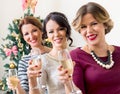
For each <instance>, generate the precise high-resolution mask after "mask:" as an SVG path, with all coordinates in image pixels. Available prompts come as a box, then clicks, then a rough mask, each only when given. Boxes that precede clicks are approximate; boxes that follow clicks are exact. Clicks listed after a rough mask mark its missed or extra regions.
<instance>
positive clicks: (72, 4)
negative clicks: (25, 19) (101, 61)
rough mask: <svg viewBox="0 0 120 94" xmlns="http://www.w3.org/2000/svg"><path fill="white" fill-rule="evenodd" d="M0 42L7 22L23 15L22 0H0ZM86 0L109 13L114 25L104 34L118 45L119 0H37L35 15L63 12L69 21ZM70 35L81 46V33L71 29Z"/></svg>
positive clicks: (0, 61)
mask: <svg viewBox="0 0 120 94" xmlns="http://www.w3.org/2000/svg"><path fill="white" fill-rule="evenodd" d="M0 1H1V3H0V43H1V44H2V43H4V42H3V41H2V39H1V38H4V37H5V36H6V34H7V33H9V31H8V30H7V28H8V24H9V23H11V22H12V20H14V19H16V18H20V17H21V16H23V11H22V6H21V1H22V0H0ZM88 1H94V2H98V3H100V4H101V5H103V6H104V7H105V8H106V9H107V10H108V11H109V13H110V15H111V18H112V19H113V21H114V23H115V26H114V29H113V30H112V31H111V32H110V33H109V34H108V35H107V36H106V38H107V41H108V43H109V44H115V45H120V42H119V39H120V38H119V35H120V32H119V31H120V26H119V25H120V13H119V11H118V10H119V8H120V1H119V0H116V1H115V2H114V1H113V0H109V1H108V0H38V4H37V6H36V12H35V16H40V17H41V18H43V19H44V18H45V17H46V15H47V14H48V13H49V12H51V11H60V12H64V13H65V14H66V16H67V17H68V19H69V21H70V23H71V22H72V20H73V18H74V16H75V13H76V11H77V10H78V8H79V7H80V6H81V5H83V4H85V3H87V2H88ZM72 31H73V32H72V37H73V39H74V45H76V46H82V45H84V41H83V40H82V38H81V35H80V34H78V33H77V32H75V31H74V30H72ZM5 62H7V61H2V60H1V58H0V69H1V70H0V77H2V75H3V72H2V71H3V67H2V65H3V64H4V63H5Z"/></svg>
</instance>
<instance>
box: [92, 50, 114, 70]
mask: <svg viewBox="0 0 120 94" xmlns="http://www.w3.org/2000/svg"><path fill="white" fill-rule="evenodd" d="M90 54H91V55H92V57H93V59H94V60H95V61H96V62H97V64H99V65H100V66H102V67H103V68H105V69H110V68H111V67H112V66H113V65H114V61H113V60H112V53H111V52H110V50H107V56H108V58H107V61H103V60H102V59H100V58H99V57H98V56H97V55H96V54H95V52H94V51H93V50H92V51H91V53H90Z"/></svg>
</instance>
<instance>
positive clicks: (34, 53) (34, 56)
mask: <svg viewBox="0 0 120 94" xmlns="http://www.w3.org/2000/svg"><path fill="white" fill-rule="evenodd" d="M30 55H31V60H32V65H34V66H36V67H35V68H34V70H35V71H37V70H38V71H39V70H41V67H42V62H41V53H40V50H39V48H32V50H31V53H30ZM34 88H36V89H37V88H40V77H39V76H37V86H35V87H34Z"/></svg>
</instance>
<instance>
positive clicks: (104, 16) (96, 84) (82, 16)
mask: <svg viewBox="0 0 120 94" xmlns="http://www.w3.org/2000/svg"><path fill="white" fill-rule="evenodd" d="M72 25H73V27H74V28H75V30H76V31H78V32H79V33H80V34H81V35H82V37H83V39H84V40H85V41H86V45H85V46H83V47H78V48H76V49H75V50H73V51H71V57H72V60H73V61H75V63H76V64H75V67H74V73H73V81H74V83H75V85H76V86H77V87H78V88H80V89H81V90H82V92H83V94H120V80H119V79H120V58H119V56H120V47H118V46H114V45H109V44H108V43H107V42H106V39H105V35H106V34H108V33H109V32H110V31H111V29H112V28H113V22H112V20H111V19H110V16H109V14H108V12H107V11H106V10H105V8H103V7H102V6H101V5H99V4H97V3H94V2H89V3H87V4H85V5H83V6H82V7H80V9H79V10H78V12H77V14H76V17H75V19H74V20H73V23H72Z"/></svg>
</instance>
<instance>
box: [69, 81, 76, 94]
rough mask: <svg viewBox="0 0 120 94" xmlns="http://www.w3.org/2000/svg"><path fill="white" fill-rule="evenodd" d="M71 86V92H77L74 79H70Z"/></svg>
mask: <svg viewBox="0 0 120 94" xmlns="http://www.w3.org/2000/svg"><path fill="white" fill-rule="evenodd" d="M69 82H70V86H71V94H72V93H74V92H75V89H74V85H73V82H72V80H71V79H70V81H69Z"/></svg>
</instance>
